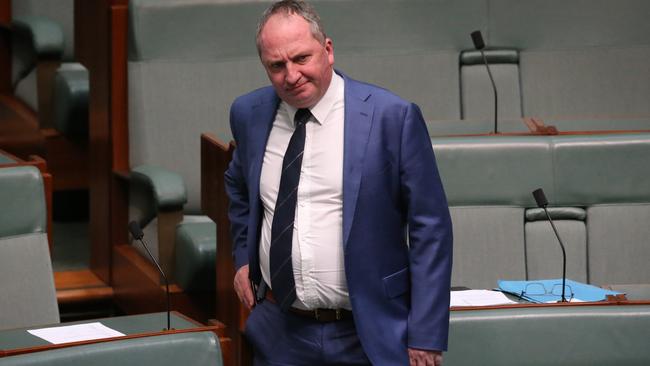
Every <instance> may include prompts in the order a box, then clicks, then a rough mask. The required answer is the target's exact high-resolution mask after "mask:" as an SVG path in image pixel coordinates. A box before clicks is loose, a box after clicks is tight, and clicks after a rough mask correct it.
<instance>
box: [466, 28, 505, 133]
mask: <svg viewBox="0 0 650 366" xmlns="http://www.w3.org/2000/svg"><path fill="white" fill-rule="evenodd" d="M471 36H472V42H473V43H474V48H476V50H477V51H479V52H481V56H483V63H484V64H485V68H486V69H487V72H488V76H489V77H490V82H492V91H494V133H495V134H496V133H497V132H498V131H499V130H498V128H497V126H498V125H497V112H498V109H499V107H498V103H497V86H496V84H494V78H493V77H492V71H490V65H489V63H488V60H487V57H485V53H484V52H483V49H484V48H485V42H483V36H482V35H481V31H478V30H477V31H474V32H472V34H471Z"/></svg>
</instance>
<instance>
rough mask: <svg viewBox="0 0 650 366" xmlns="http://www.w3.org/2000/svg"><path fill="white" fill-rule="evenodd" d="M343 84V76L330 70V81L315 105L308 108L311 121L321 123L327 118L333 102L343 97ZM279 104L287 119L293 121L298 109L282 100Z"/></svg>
mask: <svg viewBox="0 0 650 366" xmlns="http://www.w3.org/2000/svg"><path fill="white" fill-rule="evenodd" d="M344 85H345V81H344V80H343V78H342V77H341V76H340V75H339V74H337V73H335V72H332V80H331V81H330V85H329V87H328V88H327V91H326V92H325V94H324V95H323V97H322V98H320V100H319V101H318V103H316V105H315V106H313V107H311V108H309V111H310V112H311V114H312V116H314V118H313V119H312V120H313V121H315V122H316V123H318V124H321V125H322V124H323V122H324V121H326V120H327V116H328V114H329V113H330V111H331V110H332V108H333V107H334V103H336V102H338V101H342V100H343V98H344V97H345V94H344ZM281 104H282V105H283V106H284V107H285V108H286V109H285V110H286V111H287V114H288V115H289V117H290V119H289V121H293V119H294V117H295V115H296V112H297V111H298V109H296V108H294V107H292V106H290V105H289V104H288V103H285V102H284V101H283V102H282V103H281ZM281 107H282V106H281Z"/></svg>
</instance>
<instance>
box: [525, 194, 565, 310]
mask: <svg viewBox="0 0 650 366" xmlns="http://www.w3.org/2000/svg"><path fill="white" fill-rule="evenodd" d="M533 197H534V198H535V202H537V207H539V208H543V209H544V212H545V213H546V217H547V218H548V222H550V223H551V227H552V228H553V231H554V232H555V237H557V241H558V242H559V243H560V248H562V302H567V301H566V297H565V296H564V288H565V287H566V286H565V284H566V251H565V250H564V244H562V239H560V234H558V232H557V229H556V228H555V224H554V223H553V220H552V219H551V215H549V214H548V210H547V209H546V206H548V200H547V199H546V195H545V194H544V190H543V189H541V188H537V189H536V190H534V191H533Z"/></svg>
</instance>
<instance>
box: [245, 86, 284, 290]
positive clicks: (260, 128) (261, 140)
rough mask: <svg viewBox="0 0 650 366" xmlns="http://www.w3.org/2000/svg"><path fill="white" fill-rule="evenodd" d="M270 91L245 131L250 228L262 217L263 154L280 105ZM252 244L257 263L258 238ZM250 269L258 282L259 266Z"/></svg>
mask: <svg viewBox="0 0 650 366" xmlns="http://www.w3.org/2000/svg"><path fill="white" fill-rule="evenodd" d="M269 91H271V92H270V93H269V94H268V95H267V98H262V100H260V103H258V104H255V105H253V106H252V107H251V119H250V121H249V123H250V126H249V128H248V129H247V131H248V134H249V140H248V146H249V151H248V154H249V155H248V158H249V159H250V162H251V163H250V167H249V171H248V172H247V173H248V179H249V180H248V181H249V182H250V185H249V187H248V189H249V195H250V196H249V197H250V199H249V202H250V216H251V218H252V219H253V220H254V222H253V226H252V227H260V220H261V217H262V216H261V215H262V201H261V199H260V176H261V174H262V162H263V161H264V152H265V151H266V143H267V141H268V139H269V134H270V133H271V128H272V127H273V121H274V120H275V113H276V111H277V109H278V105H279V103H280V98H278V96H277V95H276V94H275V92H273V91H272V89H271V88H269ZM254 235H259V230H256V231H254ZM249 243H251V244H253V245H252V246H251V248H250V249H249V250H252V251H253V252H252V253H251V254H252V255H250V256H249V258H251V260H252V261H253V262H256V261H257V250H258V245H259V238H258V237H254V238H252V242H251V241H249ZM251 268H254V269H257V270H252V271H253V272H254V273H253V278H256V279H257V280H259V279H260V278H261V273H258V272H259V264H257V263H253V266H251Z"/></svg>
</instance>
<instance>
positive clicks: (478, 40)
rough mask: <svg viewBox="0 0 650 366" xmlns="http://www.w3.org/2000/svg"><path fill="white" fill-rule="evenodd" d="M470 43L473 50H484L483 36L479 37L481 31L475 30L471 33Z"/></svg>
mask: <svg viewBox="0 0 650 366" xmlns="http://www.w3.org/2000/svg"><path fill="white" fill-rule="evenodd" d="M471 36H472V42H474V48H476V49H477V50H482V49H484V48H485V42H483V36H482V35H481V31H479V30H477V31H474V32H472V34H471Z"/></svg>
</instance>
